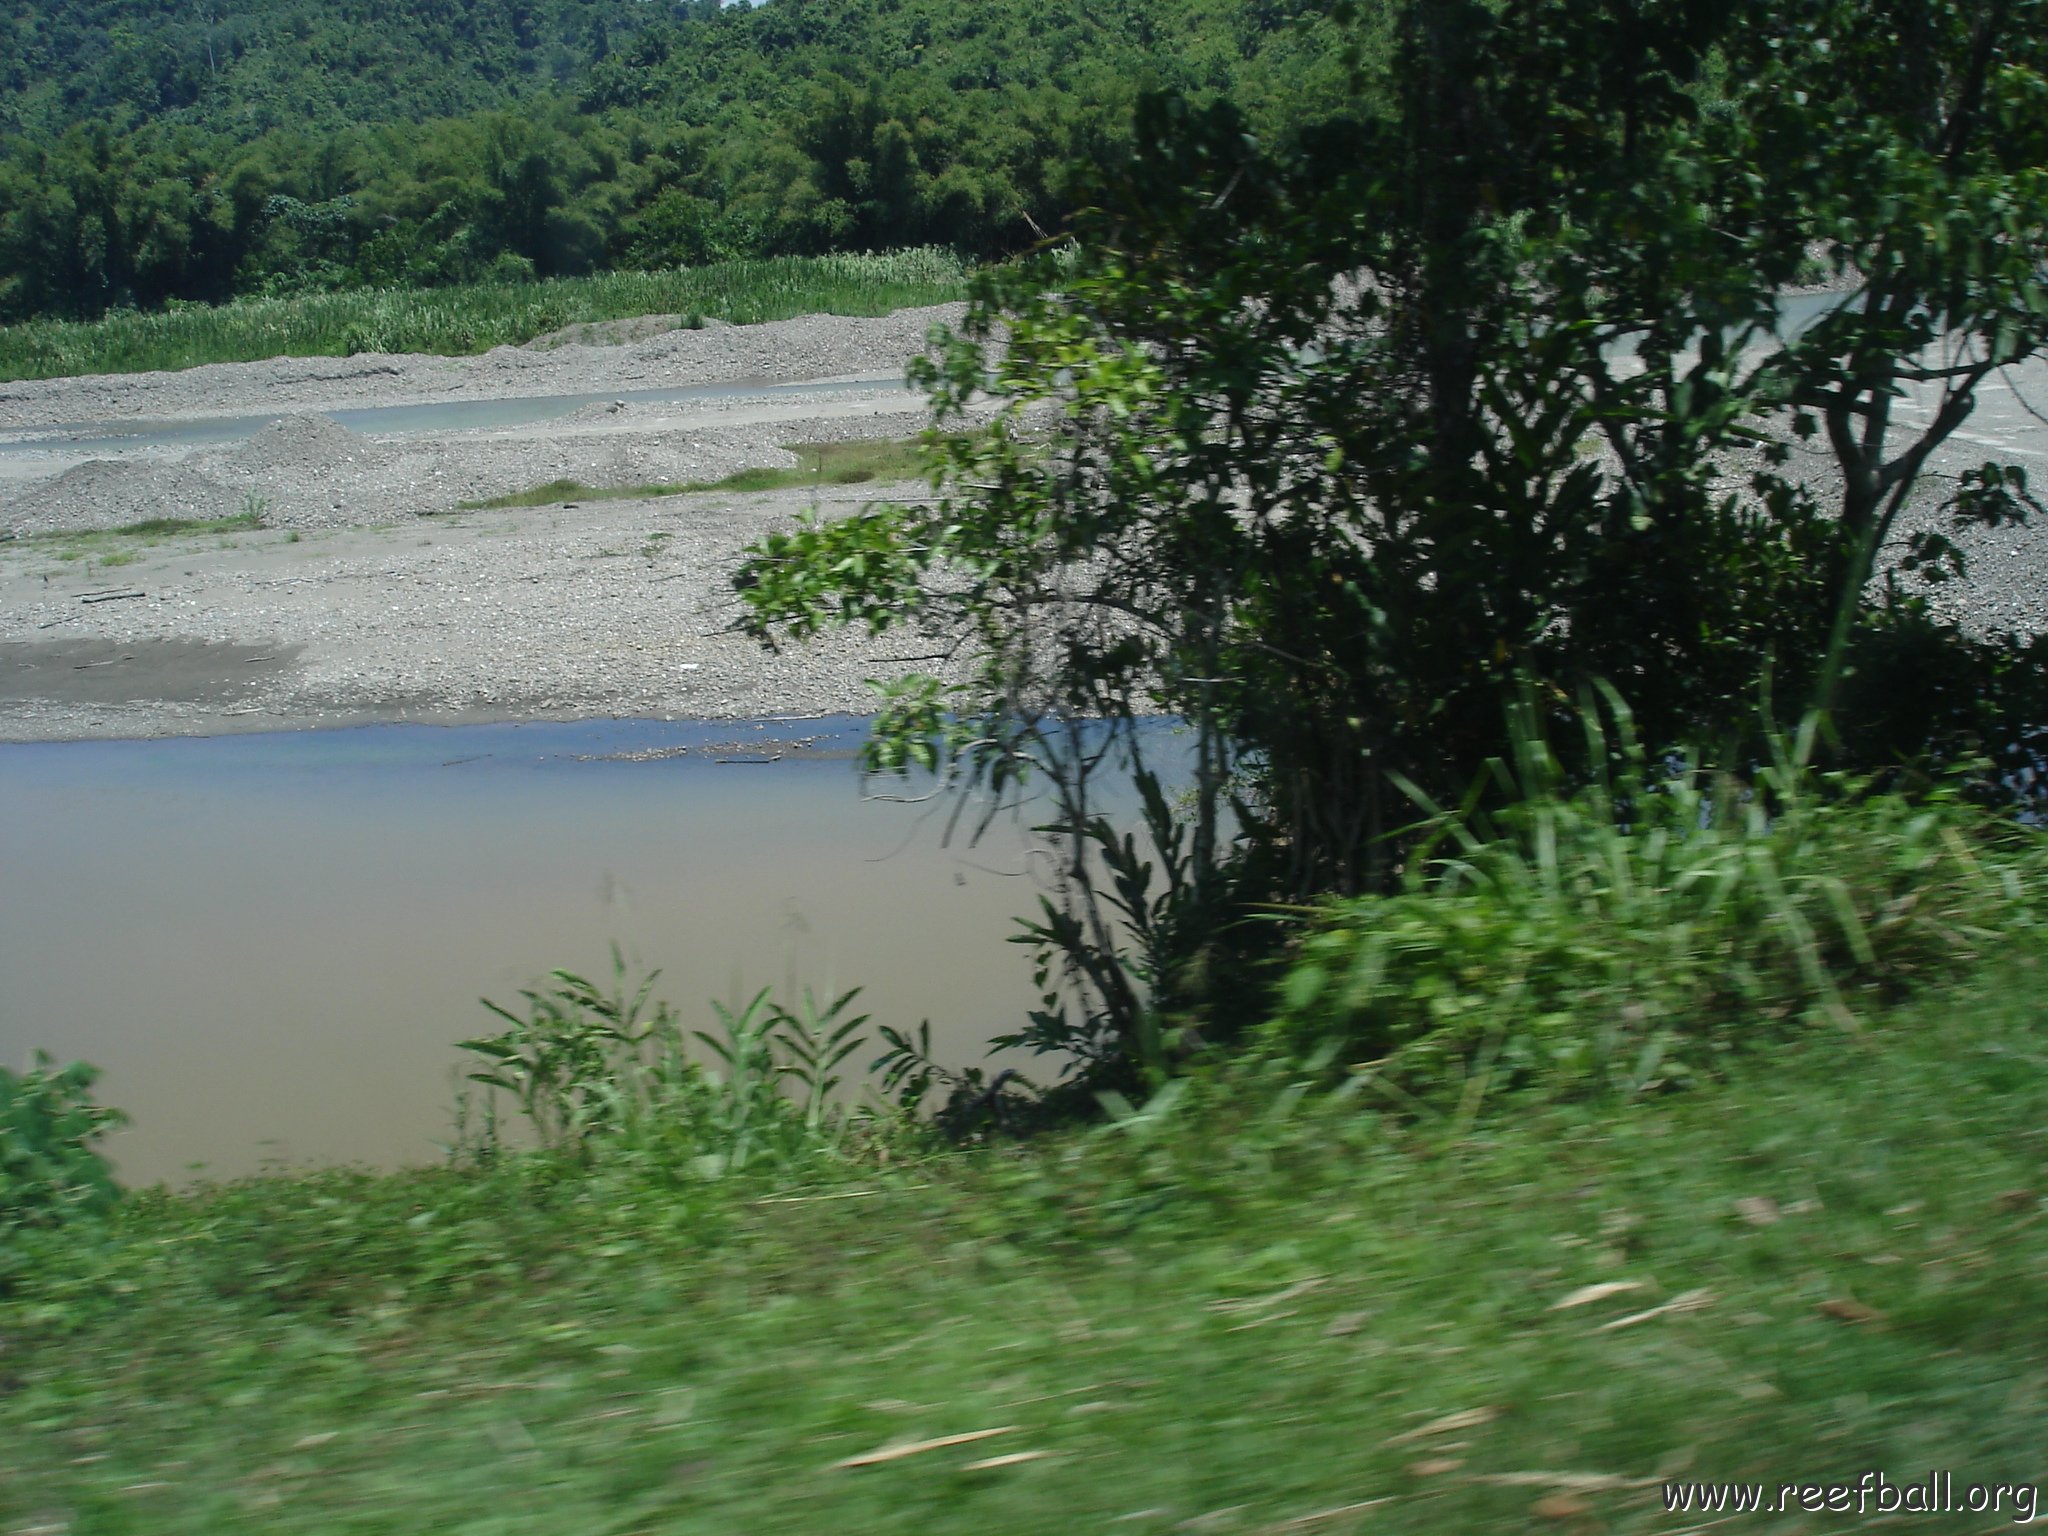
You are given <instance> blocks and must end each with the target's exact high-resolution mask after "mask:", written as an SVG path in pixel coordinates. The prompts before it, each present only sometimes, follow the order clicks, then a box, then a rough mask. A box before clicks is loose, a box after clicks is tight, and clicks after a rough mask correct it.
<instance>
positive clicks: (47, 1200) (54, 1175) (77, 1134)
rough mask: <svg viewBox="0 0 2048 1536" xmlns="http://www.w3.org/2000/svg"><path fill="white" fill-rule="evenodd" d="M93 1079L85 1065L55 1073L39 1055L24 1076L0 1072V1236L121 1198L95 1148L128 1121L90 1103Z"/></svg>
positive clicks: (45, 1224) (51, 1222) (93, 1071)
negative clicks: (111, 1132) (96, 1144)
mask: <svg viewBox="0 0 2048 1536" xmlns="http://www.w3.org/2000/svg"><path fill="white" fill-rule="evenodd" d="M98 1077H99V1069H98V1068H97V1067H93V1066H89V1065H87V1064H86V1063H85V1062H82V1061H74V1062H73V1063H71V1065H70V1066H68V1067H60V1068H57V1069H55V1070H52V1069H51V1062H50V1058H49V1057H48V1056H46V1055H44V1054H43V1053H42V1052H41V1051H38V1052H36V1055H35V1064H34V1065H33V1066H31V1067H30V1068H29V1070H28V1071H27V1072H24V1073H20V1074H16V1073H14V1072H11V1071H9V1070H8V1069H7V1068H5V1067H0V1233H4V1232H5V1231H7V1230H8V1229H9V1228H15V1227H50V1226H56V1225H58V1224H59V1223H61V1222H63V1221H65V1220H67V1219H68V1218H70V1217H72V1216H75V1215H78V1214H81V1213H84V1212H96V1211H103V1210H105V1209H107V1208H108V1207H109V1206H111V1205H112V1204H113V1203H114V1202H115V1200H117V1199H118V1198H119V1197H120V1187H119V1186H118V1185H116V1184H115V1183H114V1175H113V1171H112V1170H111V1169H110V1168H109V1167H108V1166H107V1161H106V1159H105V1158H104V1157H102V1156H101V1155H100V1154H99V1153H98V1152H97V1151H96V1150H95V1149H94V1147H93V1143H94V1142H95V1141H98V1140H99V1139H100V1138H101V1137H102V1136H104V1135H106V1134H107V1132H109V1131H111V1130H114V1129H115V1128H116V1127H118V1126H121V1125H124V1124H126V1123H127V1117H126V1116H125V1115H123V1114H122V1113H121V1112H120V1111H119V1110H116V1109H107V1108H103V1107H102V1106H100V1105H98V1104H95V1103H93V1102H92V1097H91V1094H92V1085H93V1083H94V1082H95V1081H96V1080H97V1079H98Z"/></svg>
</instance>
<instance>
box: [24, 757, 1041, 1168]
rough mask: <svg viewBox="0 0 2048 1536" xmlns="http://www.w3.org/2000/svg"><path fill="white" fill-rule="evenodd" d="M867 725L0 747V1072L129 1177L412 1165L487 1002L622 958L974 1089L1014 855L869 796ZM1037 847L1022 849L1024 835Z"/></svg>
mask: <svg viewBox="0 0 2048 1536" xmlns="http://www.w3.org/2000/svg"><path fill="white" fill-rule="evenodd" d="M859 730H860V724H859V722H857V721H851V720H822V721H800V722H788V721H785V722H774V721H769V722H751V723H747V722H740V723H735V722H721V723H715V724H704V723H682V722H651V721H628V722H611V721H608V722H600V723H594V724H573V725H564V724H526V725H497V726H463V727H452V728H451V727H435V726H374V727H365V728H358V729H348V730H330V731H306V732H296V733H289V734H274V735H247V736H231V737H216V738H206V739H187V740H160V741H119V742H60V743H32V744H9V745H0V806H4V815H0V1062H6V1063H7V1064H9V1065H15V1066H19V1065H20V1064H22V1063H23V1062H24V1060H25V1058H26V1057H27V1055H28V1053H29V1052H30V1051H31V1050H33V1049H35V1048H38V1047H40V1048H42V1049H45V1050H47V1051H49V1052H50V1053H51V1054H52V1055H53V1056H56V1057H58V1058H59V1059H61V1060H70V1059H73V1058H83V1059H85V1060H88V1061H92V1062H96V1063H98V1064H99V1065H100V1066H101V1067H103V1068H104V1069H105V1074H106V1075H105V1077H104V1078H103V1080H102V1083H101V1085H100V1097H101V1099H102V1101H103V1102H107V1103H112V1104H116V1105H119V1106H120V1107H122V1108H123V1109H125V1110H126V1111H128V1113H129V1114H130V1115H131V1116H132V1117H133V1122H134V1123H133V1125H132V1127H131V1128H129V1129H127V1130H124V1131H122V1132H120V1133H119V1134H118V1135H116V1136H115V1137H113V1138H112V1139H111V1140H110V1141H109V1143H108V1150H109V1152H110V1154H111V1155H112V1156H113V1157H114V1158H115V1159H116V1161H117V1163H118V1165H119V1170H120V1173H121V1175H122V1177H123V1178H124V1180H126V1181H128V1182H130V1183H148V1182H153V1181H156V1180H160V1179H169V1180H181V1179H184V1178H186V1177H189V1176H190V1175H191V1172H192V1170H193V1169H194V1167H195V1165H203V1166H204V1172H205V1174H206V1176H209V1177H228V1176H234V1175H239V1174H243V1173H247V1172H251V1171H254V1170H256V1169H258V1168H260V1167H262V1166H263V1165H264V1164H266V1163H281V1164H287V1165H298V1164H303V1163H306V1162H334V1161H362V1162H368V1163H374V1164H380V1165H391V1164H397V1163H405V1162H418V1161H424V1160H429V1159H432V1158H434V1157H435V1156H437V1155H438V1154H437V1150H436V1146H437V1142H439V1141H441V1140H444V1139H445V1138H446V1137H447V1136H448V1134H449V1129H450V1114H449V1111H450V1106H451V1104H452V1102H453V1093H454V1089H453V1085H454V1080H455V1077H454V1074H455V1069H456V1065H457V1062H458V1058H459V1053H458V1052H456V1051H455V1050H454V1049H453V1048H452V1045H453V1042H455V1041H456V1040H459V1039H461V1038H463V1037H465V1036H467V1035H473V1034H477V1033H482V1032H484V1031H485V1030H486V1029H487V1028H488V1026H489V1024H490V1022H491V1021H490V1017H489V1016H488V1015H487V1014H486V1013H485V1012H484V1010H483V1009H482V1008H481V1007H480V1006H479V1005H478V1002H477V999H478V997H479V996H489V997H492V998H494V999H497V1000H499V1001H501V1002H506V1003H515V1002H516V1000H517V999H516V994H517V992H518V989H519V988H520V987H522V986H527V985H531V984H533V983H534V982H536V981H537V980H539V979H540V978H541V977H543V976H544V974H545V973H546V972H547V971H548V970H549V969H550V968H553V967H556V966H562V967H567V968H570V969H575V970H580V971H583V972H584V973H585V974H589V975H593V976H596V975H601V974H603V973H604V972H605V970H606V968H607V967H608V965H609V958H608V946H609V945H610V944H611V943H612V942H613V941H616V942H617V943H618V944H619V945H620V946H621V947H622V948H623V949H624V951H625V953H626V956H627V959H628V961H629V962H631V963H632V964H634V965H635V966H636V967H653V966H660V967H661V968H662V969H663V976H662V979H661V982H660V983H659V986H658V991H659V994H660V995H662V996H665V997H667V998H668V999H670V1000H671V1001H673V1002H674V1003H676V1004H677V1005H678V1006H679V1007H680V1008H682V1009H683V1011H684V1014H685V1017H686V1019H687V1020H688V1021H689V1022H690V1023H691V1024H692V1025H693V1026H694V1025H696V1024H698V1023H700V1022H701V1023H704V1024H708V1023H709V1021H710V1009H709V1006H708V1001H707V1000H709V999H712V998H716V999H719V1000H721V1001H731V1000H735V999H741V998H744V997H746V996H749V995H751V994H752V993H753V992H754V991H755V990H757V989H759V988H760V987H763V986H774V987H777V988H778V989H780V990H782V991H784V992H785V993H790V992H793V990H794V989H796V988H800V987H802V986H805V985H809V986H811V987H814V988H816V989H817V990H818V991H819V992H820V993H825V992H827V991H829V990H832V989H843V988H846V987H849V986H853V985H856V984H860V985H864V986H865V987H866V989H867V990H866V992H865V994H864V999H863V1000H864V1002H865V1003H866V1005H867V1006H868V1007H869V1009H870V1010H871V1011H872V1012H873V1013H874V1015H875V1017H876V1019H877V1020H878V1021H882V1022H891V1023H908V1024H912V1025H914V1024H915V1023H916V1022H917V1021H918V1020H920V1019H924V1018H929V1019H930V1020H931V1023H932V1031H933V1036H934V1040H935V1042H936V1043H940V1044H942V1045H943V1047H944V1052H943V1054H945V1055H947V1056H950V1057H951V1058H952V1059H954V1060H956V1061H972V1060H976V1059H978V1058H979V1056H980V1055H981V1053H982V1048H983V1044H982V1043H983V1042H985V1041H986V1040H987V1039H988V1038H989V1037H990V1036H991V1035H993V1034H997V1033H1000V1032H1002V1031H1004V1030H1006V1029H1009V1028H1013V1027H1014V1026H1015V1024H1016V1022H1017V1021H1018V1019H1019V1018H1020V1017H1021V1014H1022V1010H1023V1008H1024V1006H1025V1005H1026V1004H1027V1003H1028V1002H1029V1000H1030V994H1029V986H1028V979H1029V978H1028V973H1027V966H1026V961H1027V958H1028V957H1027V956H1026V955H1025V954H1024V952H1023V951H1021V950H1020V949H1018V948H1017V947H1016V946H1015V945H1012V944H1009V943H1006V942H1005V940H1006V937H1007V935H1008V933H1009V932H1010V931H1011V925H1010V919H1011V918H1012V917H1014V916H1016V915H1019V914H1021V913H1024V912H1026V911H1028V910H1030V909H1031V908H1032V906H1033V903H1034V892H1035V889H1036V887H1035V886H1034V884H1033V882H1032V880H1031V878H1030V875H1029V872H1028V865H1029V864H1030V855H1029V853H1028V841H1029V840H1028V836H1027V834H1026V832H1025V831H1024V828H1023V826H1022V824H1021V823H1020V822H1018V821H1003V822H999V823H998V824H997V826H996V827H995V828H994V829H993V830H992V831H991V832H990V833H989V834H988V835H987V836H986V837H984V839H983V840H982V841H981V842H980V844H979V845H978V846H973V847H967V846H964V840H958V839H956V842H955V845H954V846H952V847H947V846H944V844H943V838H942V833H943V823H944V819H945V817H944V811H943V808H940V809H937V810H935V809H934V807H932V806H930V805H924V806H913V805H905V804H900V803H889V802H885V801H880V800H877V799H872V798H865V797H864V796H863V792H862V786H861V782H860V779H859V776H858V773H857V771H856V769H855V765H854V763H853V761H852V758H851V755H850V754H851V751H852V748H853V746H854V744H855V743H856V742H857V741H858V736H859ZM1024 819H1025V820H1028V819H1029V818H1028V817H1027V818H1024Z"/></svg>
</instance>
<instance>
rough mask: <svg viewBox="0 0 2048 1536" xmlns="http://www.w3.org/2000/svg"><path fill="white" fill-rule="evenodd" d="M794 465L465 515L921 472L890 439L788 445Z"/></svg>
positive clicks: (514, 501) (546, 488)
mask: <svg viewBox="0 0 2048 1536" xmlns="http://www.w3.org/2000/svg"><path fill="white" fill-rule="evenodd" d="M788 450H789V452H791V453H793V454H795V455H796V456H797V459H798V462H797V463H796V464H795V465H791V466H783V467H768V466H757V467H755V468H751V469H742V470H738V471H736V472H734V473H733V474H730V475H727V476H725V477H724V478H723V479H719V480H690V481H685V482H682V483H680V484H674V485H666V484H656V485H613V486H594V485H585V484H584V483H583V482H582V481H581V480H550V481H548V482H547V483H546V484H545V485H536V486H533V487H531V488H530V489H527V490H524V491H513V492H511V493H509V494H507V495H504V496H493V497H491V498H489V499H488V500H485V501H465V502H463V503H462V504H461V505H462V510H463V511H465V512H492V511H498V510H500V509H502V508H507V507H553V506H560V505H562V504H564V503H566V502H578V503H580V502H586V501H645V500H648V499H650V498H652V497H657V496H689V495H695V494H698V493H700V492H704V491H742V492H744V491H781V490H792V489H800V488H802V487H804V486H813V485H815V486H830V485H867V484H869V483H887V482H890V481H901V480H911V479H915V478H917V477H918V476H919V475H921V474H922V473H923V471H924V459H923V456H922V450H921V448H920V446H919V445H918V443H917V442H915V441H914V440H910V439H897V438H889V439H882V440H862V441H856V442H847V443H791V444H789V445H788Z"/></svg>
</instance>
